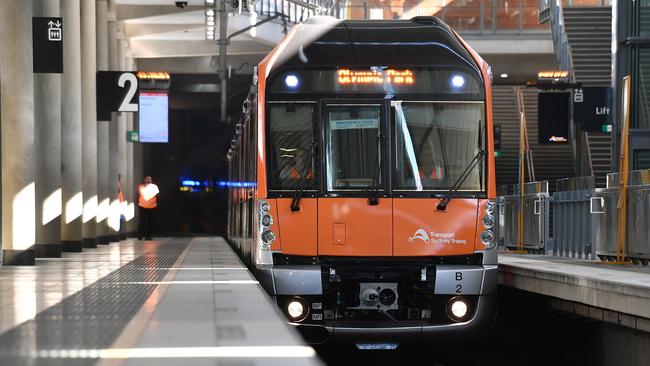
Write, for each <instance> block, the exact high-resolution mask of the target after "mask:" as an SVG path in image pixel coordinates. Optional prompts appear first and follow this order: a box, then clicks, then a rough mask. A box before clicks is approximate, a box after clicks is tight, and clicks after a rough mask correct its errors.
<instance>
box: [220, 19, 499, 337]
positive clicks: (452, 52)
mask: <svg viewBox="0 0 650 366" xmlns="http://www.w3.org/2000/svg"><path fill="white" fill-rule="evenodd" d="M490 85H491V71H490V68H489V66H488V65H487V64H486V63H485V62H484V61H483V60H482V59H481V58H480V57H479V56H478V54H476V53H475V52H474V51H473V50H472V49H471V48H470V47H469V46H468V45H467V43H465V42H464V41H463V40H462V39H461V38H460V37H459V36H458V34H456V33H455V32H454V31H453V30H451V29H450V28H449V27H448V26H447V25H446V24H444V23H443V22H442V21H440V20H439V19H437V18H435V17H417V18H413V19H411V20H395V21H367V20H366V21H351V20H350V21H341V20H334V19H332V18H329V17H316V18H312V19H311V20H310V21H308V22H306V23H305V24H300V25H296V26H295V27H294V28H293V29H292V30H291V31H290V32H289V33H288V34H287V35H286V37H285V38H284V39H283V40H282V41H281V42H280V43H279V44H278V45H277V46H276V47H275V49H274V50H273V51H271V53H269V54H268V55H267V56H266V58H264V60H263V61H262V62H261V63H260V64H259V65H258V67H257V69H256V73H255V76H254V80H253V86H252V87H251V91H250V93H249V95H248V97H247V99H246V101H245V103H244V108H243V112H242V117H241V119H240V121H239V123H237V126H236V134H235V138H234V139H233V141H232V144H231V149H230V151H229V152H228V159H229V174H230V177H229V181H228V186H229V187H230V194H229V215H228V220H229V221H228V240H229V242H230V243H231V245H232V246H233V248H234V249H235V250H236V251H237V252H238V253H239V255H240V257H241V258H242V260H243V261H244V262H246V264H247V265H248V266H249V267H250V268H251V269H252V270H253V271H254V272H255V275H256V276H257V278H258V280H259V282H260V284H261V285H262V286H263V287H264V288H265V289H266V291H267V292H268V293H269V294H270V295H271V297H272V298H273V299H274V300H275V301H276V302H277V305H278V307H279V308H280V309H281V311H282V312H283V313H284V314H285V315H286V317H287V319H288V321H289V322H290V323H291V324H293V325H296V326H298V328H299V329H300V330H301V331H303V333H304V334H305V335H307V336H308V337H310V338H313V339H319V338H320V339H322V338H325V337H328V336H352V337H355V339H360V338H364V337H370V338H372V337H380V338H401V337H408V336H416V337H418V336H423V337H427V336H437V335H442V336H445V337H448V336H455V335H459V336H466V335H468V334H482V333H484V332H485V331H487V330H488V329H489V328H490V326H491V325H492V323H493V320H494V317H495V313H496V289H497V253H496V249H495V248H496V232H495V230H496V228H497V226H498V225H497V223H496V219H495V216H496V215H495V214H494V211H495V209H496V204H495V201H494V200H495V196H496V189H495V169H494V150H493V136H492V96H491V87H490Z"/></svg>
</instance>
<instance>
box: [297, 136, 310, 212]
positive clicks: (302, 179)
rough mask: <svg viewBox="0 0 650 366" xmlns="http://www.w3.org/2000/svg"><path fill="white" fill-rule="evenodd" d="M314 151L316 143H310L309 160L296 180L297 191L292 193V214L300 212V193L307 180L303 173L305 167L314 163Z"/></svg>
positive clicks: (305, 169)
mask: <svg viewBox="0 0 650 366" xmlns="http://www.w3.org/2000/svg"><path fill="white" fill-rule="evenodd" d="M315 151H316V142H315V141H312V143H311V149H310V153H309V160H307V162H305V165H303V166H302V170H301V171H300V176H299V178H298V189H296V191H295V192H294V193H293V199H292V200H291V211H292V212H297V211H300V199H301V198H302V192H303V191H304V190H305V186H306V185H307V179H305V178H306V176H305V172H306V171H307V167H308V166H309V165H311V164H312V163H313V161H314V155H315ZM313 177H315V174H314V173H313V171H312V179H313Z"/></svg>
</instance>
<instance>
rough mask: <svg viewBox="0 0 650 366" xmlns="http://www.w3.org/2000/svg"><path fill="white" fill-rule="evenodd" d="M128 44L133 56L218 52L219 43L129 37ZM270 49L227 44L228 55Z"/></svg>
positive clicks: (247, 44) (254, 44)
mask: <svg viewBox="0 0 650 366" xmlns="http://www.w3.org/2000/svg"><path fill="white" fill-rule="evenodd" d="M130 44H131V50H132V51H133V57H134V58H160V57H196V56H216V55H218V54H219V45H218V44H217V43H216V42H215V41H187V40H180V41H171V40H170V41H167V40H165V41H160V40H138V39H131V41H130ZM270 50H271V48H270V47H269V46H267V45H263V44H260V43H258V42H251V41H237V42H231V44H230V45H229V46H228V56H231V55H232V56H236V55H264V54H266V53H268V52H269V51H270Z"/></svg>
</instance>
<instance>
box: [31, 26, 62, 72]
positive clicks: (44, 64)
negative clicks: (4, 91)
mask: <svg viewBox="0 0 650 366" xmlns="http://www.w3.org/2000/svg"><path fill="white" fill-rule="evenodd" d="M32 50H33V72H34V73H53V74H61V73H63V18H57V17H33V18H32Z"/></svg>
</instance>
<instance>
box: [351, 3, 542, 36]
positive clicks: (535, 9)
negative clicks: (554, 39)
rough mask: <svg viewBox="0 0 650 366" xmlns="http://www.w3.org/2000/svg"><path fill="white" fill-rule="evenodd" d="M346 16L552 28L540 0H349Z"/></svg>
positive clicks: (460, 26)
mask: <svg viewBox="0 0 650 366" xmlns="http://www.w3.org/2000/svg"><path fill="white" fill-rule="evenodd" d="M341 15H342V17H345V18H346V19H410V18H413V17H415V16H432V15H433V16H436V17H438V18H440V19H442V20H443V21H444V22H445V23H447V24H448V25H449V26H450V27H452V28H453V29H454V30H456V31H460V32H476V33H479V32H480V33H495V32H498V31H505V32H513V31H516V32H522V31H537V30H548V29H549V25H548V24H540V23H539V0H391V1H381V0H349V1H348V2H347V3H346V5H345V11H342V14H341Z"/></svg>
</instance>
